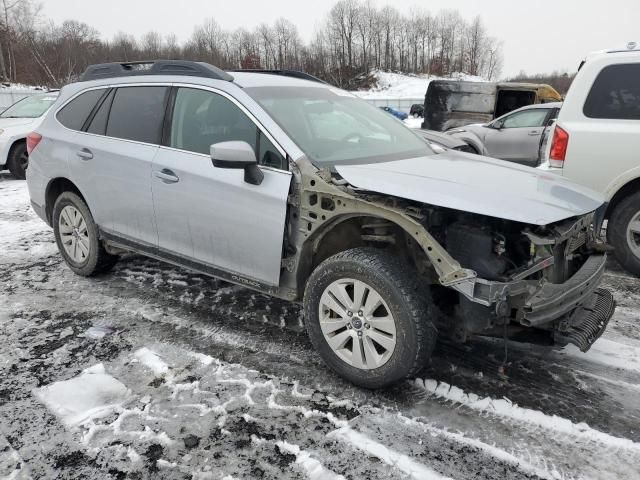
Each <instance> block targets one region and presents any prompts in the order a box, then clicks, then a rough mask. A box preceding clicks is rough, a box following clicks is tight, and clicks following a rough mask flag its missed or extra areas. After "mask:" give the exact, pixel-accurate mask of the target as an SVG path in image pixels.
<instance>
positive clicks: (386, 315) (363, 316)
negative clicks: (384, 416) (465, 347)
mask: <svg viewBox="0 0 640 480" xmlns="http://www.w3.org/2000/svg"><path fill="white" fill-rule="evenodd" d="M332 292H334V293H332ZM341 292H342V293H346V295H347V296H346V297H345V296H342V297H340V293H341ZM356 292H359V293H356ZM338 297H340V298H338ZM359 298H361V299H362V300H363V301H361V302H360V301H358V299H359ZM428 298H429V296H428V292H427V291H424V290H422V291H421V290H420V288H419V284H418V282H417V281H416V276H415V275H414V274H413V272H412V271H411V268H410V267H409V266H408V265H406V264H404V263H403V262H402V261H400V260H399V259H398V258H396V257H394V256H392V255H390V254H389V253H387V252H384V251H382V250H377V249H373V248H354V249H352V250H347V251H344V252H341V253H338V254H336V255H334V256H332V257H330V258H328V259H327V260H325V261H324V262H322V263H321V264H320V265H319V266H318V267H317V268H316V269H315V270H314V271H313V273H312V274H311V276H310V277H309V280H308V281H307V287H306V290H305V295H304V312H305V319H306V327H307V332H308V334H309V338H310V339H311V342H312V343H313V345H314V347H315V348H316V350H318V352H319V353H320V356H321V357H322V359H323V360H324V361H325V363H326V364H327V365H328V366H329V367H330V368H331V369H333V370H334V371H335V372H337V373H338V374H339V375H341V376H342V377H344V378H346V379H347V380H349V381H350V382H352V383H354V384H356V385H359V386H361V387H365V388H380V387H385V386H388V385H391V384H394V383H396V382H399V381H401V380H403V379H404V378H406V377H410V376H414V375H416V374H417V373H418V372H419V371H420V370H421V369H422V368H423V367H424V366H425V365H426V363H427V361H428V359H429V357H430V356H431V353H432V352H433V348H434V346H435V342H436V338H437V330H436V328H435V326H434V324H433V323H432V321H431V309H430V302H429V301H428ZM336 299H337V300H338V304H336V303H334V301H335V300H336ZM332 305H333V306H334V307H333V308H332V307H331V306H332ZM375 305H379V306H378V307H375V308H374V306H375ZM329 342H331V344H330V343H329ZM332 345H333V346H332Z"/></svg>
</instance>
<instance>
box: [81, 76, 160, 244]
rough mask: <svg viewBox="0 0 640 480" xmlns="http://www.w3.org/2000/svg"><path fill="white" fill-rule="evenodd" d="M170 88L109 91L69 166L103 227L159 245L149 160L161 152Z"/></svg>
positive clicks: (113, 232) (106, 230) (88, 122)
mask: <svg viewBox="0 0 640 480" xmlns="http://www.w3.org/2000/svg"><path fill="white" fill-rule="evenodd" d="M168 92H169V87H167V86H158V85H137V86H124V87H118V88H113V89H110V90H109V92H108V93H107V94H106V95H105V96H104V97H103V98H102V99H101V102H100V103H99V104H98V105H97V107H96V108H95V109H94V111H93V112H92V114H91V116H90V117H89V119H88V121H87V122H86V124H85V125H84V127H83V131H81V132H79V133H78V134H77V136H76V138H75V143H76V144H75V146H74V148H73V151H72V152H71V155H70V164H71V170H72V171H73V172H74V174H75V175H76V177H77V180H76V181H77V184H78V187H79V188H80V189H81V191H82V193H83V194H84V195H85V196H86V197H87V199H88V202H89V206H90V208H91V212H92V214H93V216H94V218H95V219H96V222H97V223H98V225H99V226H100V228H101V229H102V230H103V231H104V232H105V233H107V234H112V235H117V236H118V237H123V238H125V239H128V240H132V241H135V242H137V243H143V244H147V245H149V246H157V243H158V236H157V229H156V225H155V218H154V212H153V201H152V198H151V162H152V161H153V158H154V156H155V155H156V153H157V151H158V144H159V143H160V138H161V133H162V124H163V119H164V112H165V108H166V101H167V98H168Z"/></svg>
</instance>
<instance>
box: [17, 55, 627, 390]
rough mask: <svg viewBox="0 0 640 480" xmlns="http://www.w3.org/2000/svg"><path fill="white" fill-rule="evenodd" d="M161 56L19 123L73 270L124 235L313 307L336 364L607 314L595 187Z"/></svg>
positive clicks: (328, 100) (365, 111)
mask: <svg viewBox="0 0 640 480" xmlns="http://www.w3.org/2000/svg"><path fill="white" fill-rule="evenodd" d="M300 76H301V74H299V73H296V74H295V77H298V78H294V77H293V76H289V75H287V72H282V71H280V72H278V74H274V73H273V72H271V74H267V73H260V72H255V71H254V72H234V73H233V76H232V75H230V74H229V73H227V72H223V71H221V70H219V69H217V68H215V67H213V66H211V65H207V64H202V63H195V62H183V61H156V62H147V63H133V64H132V63H126V64H120V63H115V64H104V65H96V66H92V67H89V69H88V70H87V71H86V72H85V74H84V76H83V77H82V78H81V80H80V81H79V82H76V83H74V84H71V85H68V86H66V87H65V88H64V89H63V90H62V92H61V94H60V97H59V99H58V101H57V103H56V105H55V106H54V108H52V110H51V112H50V113H49V115H48V116H47V118H46V119H45V121H44V122H43V123H42V125H41V126H40V127H39V128H38V131H37V132H34V133H33V134H31V135H30V136H29V141H28V145H29V149H30V155H31V157H30V158H31V164H30V167H29V170H28V172H27V177H28V178H27V180H28V185H29V192H30V195H31V200H32V205H33V208H34V209H35V211H36V212H37V213H38V214H39V215H40V217H42V218H43V219H44V220H45V221H46V222H47V223H48V224H49V225H51V226H52V227H53V229H54V232H55V236H56V241H57V243H58V247H59V250H60V253H61V255H62V256H63V257H64V259H65V261H66V263H67V264H68V265H69V267H70V268H71V269H72V270H73V271H74V272H76V273H78V274H81V275H87V276H89V275H95V274H97V273H100V272H104V271H106V270H108V269H109V268H110V267H111V266H113V265H114V263H115V262H116V260H117V258H118V255H119V254H121V253H123V252H126V251H135V252H140V253H142V254H145V255H148V256H151V257H154V258H158V259H161V260H164V261H167V262H170V263H172V264H175V265H179V266H183V267H187V268H190V269H192V270H196V271H199V272H203V273H206V274H210V275H213V276H216V277H219V278H222V279H225V280H228V281H230V282H234V283H237V284H241V285H245V286H247V287H249V288H253V289H255V290H258V291H261V292H264V293H268V294H270V295H274V296H277V297H280V298H284V299H288V300H291V301H299V302H303V303H304V312H305V323H306V327H307V331H308V333H309V336H310V338H311V341H312V343H313V345H314V346H315V347H316V348H317V350H318V351H319V352H320V354H321V356H322V358H323V359H324V360H325V362H326V363H327V364H328V365H329V366H330V367H331V368H333V369H334V370H335V371H336V372H338V373H339V374H340V375H342V376H344V377H345V378H347V379H349V380H351V381H352V382H354V383H356V384H358V385H361V386H365V387H381V386H385V385H388V384H391V383H393V382H396V381H399V380H401V379H403V378H405V377H407V376H410V375H414V374H415V373H417V372H418V371H419V369H420V368H422V367H423V366H424V365H425V364H426V363H427V361H428V358H429V356H430V355H431V352H432V350H433V347H434V344H435V342H436V337H437V335H450V336H452V337H453V338H455V339H458V340H460V341H466V340H467V339H468V338H470V337H472V336H474V335H489V336H500V337H503V336H504V337H505V338H506V337H508V338H510V339H512V340H526V341H533V340H535V341H539V340H540V339H543V341H545V342H546V343H552V342H555V343H559V344H566V343H567V342H570V343H574V344H576V345H578V346H579V347H580V349H582V350H583V351H586V350H587V349H588V348H589V347H590V346H591V345H592V343H593V342H594V341H595V340H596V339H597V338H598V337H599V336H600V335H601V334H602V332H603V331H604V329H605V328H606V325H607V322H608V321H609V319H610V317H611V316H612V314H613V311H614V308H615V304H614V301H613V298H612V296H611V294H610V293H609V292H608V291H606V290H603V289H601V288H599V287H598V285H599V283H600V279H601V277H602V274H603V272H604V266H605V260H606V254H605V253H604V251H605V250H606V245H603V244H602V243H601V242H600V241H599V240H598V238H597V236H596V232H597V231H598V229H599V222H600V221H601V212H602V209H601V208H600V207H601V205H602V200H601V199H600V198H599V197H598V196H597V195H596V194H594V193H592V192H591V191H589V190H587V189H584V188H581V187H578V186H576V185H574V184H572V183H570V182H568V181H565V180H563V179H561V178H558V177H555V176H552V175H547V174H545V173H542V172H539V171H536V170H534V169H530V168H527V167H521V166H518V165H513V164H508V163H505V162H502V161H499V160H493V159H489V158H483V157H478V156H476V155H468V154H464V153H459V152H454V151H449V150H444V149H439V150H438V151H437V152H436V151H434V150H432V149H431V148H430V146H429V144H428V143H427V142H425V140H424V139H422V138H421V137H419V136H418V135H416V134H415V133H413V132H412V131H411V130H409V129H407V128H405V127H404V126H403V125H402V124H401V123H400V122H398V121H397V120H395V119H393V118H392V117H390V116H389V115H387V114H386V113H384V112H381V111H379V110H378V109H376V108H374V107H372V106H370V105H368V104H367V103H365V102H364V101H361V100H359V99H357V98H355V97H353V96H351V95H350V94H349V93H347V92H344V91H342V90H339V89H335V88H333V87H331V86H329V85H326V84H323V83H320V82H317V81H313V80H305V79H301V78H299V77H300Z"/></svg>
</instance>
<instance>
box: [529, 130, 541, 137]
mask: <svg viewBox="0 0 640 480" xmlns="http://www.w3.org/2000/svg"><path fill="white" fill-rule="evenodd" d="M529 135H531V136H533V135H540V132H539V131H538V130H531V131H530V132H529Z"/></svg>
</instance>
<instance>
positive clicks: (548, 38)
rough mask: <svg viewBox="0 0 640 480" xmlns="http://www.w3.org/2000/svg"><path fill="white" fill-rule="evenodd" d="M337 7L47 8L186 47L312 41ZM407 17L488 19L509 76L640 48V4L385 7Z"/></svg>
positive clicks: (147, 1)
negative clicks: (171, 36)
mask: <svg viewBox="0 0 640 480" xmlns="http://www.w3.org/2000/svg"><path fill="white" fill-rule="evenodd" d="M334 3H335V0H312V1H309V0H224V1H223V0H171V1H167V0H106V1H105V0H45V1H44V2H43V11H42V14H43V16H44V17H46V18H48V19H50V20H53V21H54V22H56V23H60V22H62V21H63V20H66V19H75V20H80V21H83V22H86V23H88V24H90V25H92V26H93V27H95V28H97V29H98V30H99V31H100V32H101V34H102V35H103V37H105V38H111V37H112V36H113V35H114V34H115V33H117V32H118V31H124V32H127V33H131V34H133V35H135V36H137V37H139V36H141V35H142V34H144V33H145V32H148V31H149V30H155V31H158V32H160V33H163V34H167V33H169V32H174V33H175V34H176V35H177V36H178V38H179V39H180V40H181V41H182V40H186V39H187V38H188V37H189V36H190V34H191V32H192V31H193V27H194V25H197V24H199V23H202V21H203V20H204V19H206V18H209V17H213V18H215V19H216V20H217V21H218V22H219V23H220V24H221V25H222V26H223V27H224V28H225V29H228V30H233V29H235V28H238V27H245V28H248V29H251V28H253V27H255V26H256V25H258V24H260V23H261V22H267V23H272V22H273V21H274V20H276V19H277V18H279V17H285V18H288V19H289V20H291V21H293V22H294V23H295V24H296V25H297V26H298V29H299V30H300V34H301V35H302V37H303V38H304V39H305V40H308V39H309V38H310V37H311V35H312V33H313V31H314V29H315V28H316V27H317V26H318V25H319V24H320V21H321V19H322V18H324V16H325V15H326V13H327V12H328V11H329V9H330V8H331V6H332V5H333V4H334ZM375 3H376V4H377V5H378V6H383V5H386V4H389V5H394V6H395V7H396V8H397V9H398V10H400V11H402V12H408V11H409V9H410V8H411V7H412V6H420V7H423V8H425V9H428V10H429V11H431V12H434V13H435V12H437V11H438V10H440V9H443V8H451V9H457V10H458V11H459V12H460V13H461V14H462V16H463V17H465V18H467V19H470V18H472V17H474V16H475V15H478V14H480V15H482V18H483V20H484V22H485V25H486V26H487V29H488V31H489V33H490V34H491V35H493V36H495V37H498V38H500V39H502V40H503V41H504V68H503V70H502V75H503V76H510V75H515V74H517V73H518V72H520V70H525V71H526V72H527V73H542V72H545V73H546V72H551V71H553V70H562V71H564V70H567V71H575V70H576V68H577V67H578V64H579V62H580V60H581V59H582V58H583V57H584V55H585V54H586V53H588V52H590V51H593V50H600V49H604V48H610V47H620V46H623V45H626V43H627V42H629V41H631V40H635V41H640V0H582V1H580V0H529V1H524V0H377V1H376V2H375Z"/></svg>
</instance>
